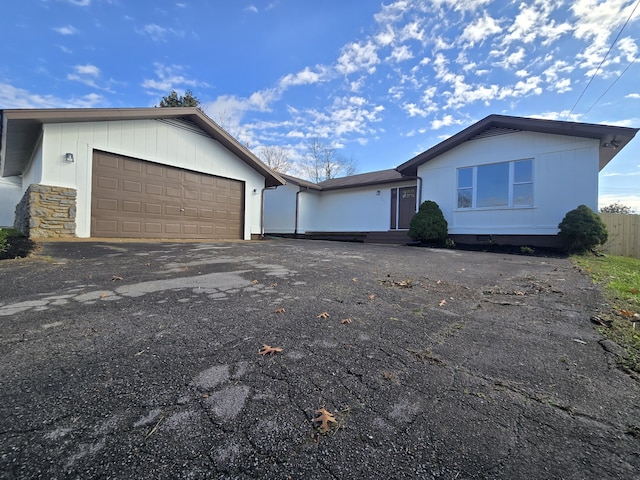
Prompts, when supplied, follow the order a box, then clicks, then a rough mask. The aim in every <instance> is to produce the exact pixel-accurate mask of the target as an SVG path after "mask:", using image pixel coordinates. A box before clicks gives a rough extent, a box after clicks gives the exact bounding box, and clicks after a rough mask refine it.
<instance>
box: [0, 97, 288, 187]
mask: <svg viewBox="0 0 640 480" xmlns="http://www.w3.org/2000/svg"><path fill="white" fill-rule="evenodd" d="M2 117H3V129H2V137H3V143H2V151H1V152H0V154H1V155H2V156H1V157H0V158H1V159H2V164H0V175H5V164H6V162H5V156H6V152H7V145H6V140H4V139H5V138H6V135H7V133H8V130H9V128H8V127H9V126H10V125H9V122H32V123H33V124H34V128H38V127H41V126H42V125H43V124H45V123H73V122H105V121H120V120H146V119H166V118H188V119H189V120H191V121H193V122H194V123H195V124H196V125H198V126H199V127H200V128H201V129H202V130H203V131H205V132H206V133H207V134H209V135H210V136H211V137H212V138H213V139H215V140H217V141H218V142H220V143H221V144H222V145H224V146H225V147H226V148H227V149H228V150H229V151H231V152H232V153H234V154H235V155H236V156H237V157H238V158H240V160H242V161H243V162H245V163H247V164H248V165H249V166H250V167H252V168H253V169H254V170H256V171H257V172H258V173H260V174H261V175H262V176H263V177H264V178H265V186H267V187H275V186H279V185H284V184H285V183H286V182H285V180H284V179H283V178H282V177H281V176H280V175H278V174H277V173H276V172H274V171H273V170H271V169H270V168H269V167H267V166H266V165H265V164H264V163H263V162H262V161H261V160H260V159H259V158H258V157H256V156H255V155H254V154H253V153H252V152H251V151H250V150H249V149H248V148H246V147H245V146H244V145H242V144H241V143H240V142H238V140H236V139H235V138H233V137H232V136H231V135H229V133H227V132H226V131H225V130H224V129H223V128H222V127H220V126H219V125H218V124H217V123H215V122H214V121H213V120H212V119H210V118H209V117H208V116H207V115H205V113H204V112H202V110H200V109H199V108H197V107H168V108H102V109H101V108H88V109H85V108H68V109H67V108H62V109H11V110H3V111H2ZM12 173H13V174H20V173H22V172H19V173H15V172H12Z"/></svg>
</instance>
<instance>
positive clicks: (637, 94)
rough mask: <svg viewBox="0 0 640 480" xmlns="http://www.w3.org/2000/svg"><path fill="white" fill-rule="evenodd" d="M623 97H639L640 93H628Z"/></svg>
mask: <svg viewBox="0 0 640 480" xmlns="http://www.w3.org/2000/svg"><path fill="white" fill-rule="evenodd" d="M624 98H634V99H640V93H630V94H629V95H625V96H624Z"/></svg>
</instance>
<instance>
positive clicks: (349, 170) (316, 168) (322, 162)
mask: <svg viewBox="0 0 640 480" xmlns="http://www.w3.org/2000/svg"><path fill="white" fill-rule="evenodd" d="M300 168H301V170H302V171H303V173H304V174H305V175H306V176H307V178H308V179H309V180H311V181H312V182H315V183H318V182H323V181H325V180H329V179H332V178H336V177H340V176H346V175H353V174H354V173H356V170H357V166H356V161H355V159H354V158H353V157H350V158H346V157H343V156H342V155H340V154H339V153H338V151H337V150H336V149H335V148H334V147H331V146H330V145H327V144H325V143H323V142H321V141H320V140H319V139H317V138H316V139H313V140H312V141H311V143H309V145H308V146H307V155H306V157H305V158H304V160H302V162H301V163H300Z"/></svg>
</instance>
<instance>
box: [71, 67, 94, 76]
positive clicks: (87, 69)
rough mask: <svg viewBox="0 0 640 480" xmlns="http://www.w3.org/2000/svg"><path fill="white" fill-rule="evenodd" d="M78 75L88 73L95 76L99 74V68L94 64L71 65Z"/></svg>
mask: <svg viewBox="0 0 640 480" xmlns="http://www.w3.org/2000/svg"><path fill="white" fill-rule="evenodd" d="M73 69H74V70H75V71H76V73H77V74H78V75H90V76H92V77H97V76H99V75H100V69H99V68H98V67H96V66H95V65H90V64H87V65H76V66H75V67H73Z"/></svg>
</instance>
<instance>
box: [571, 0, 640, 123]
mask: <svg viewBox="0 0 640 480" xmlns="http://www.w3.org/2000/svg"><path fill="white" fill-rule="evenodd" d="M638 5H640V0H638V1H637V2H636V5H635V6H634V7H633V10H631V13H630V14H629V17H628V18H627V21H626V22H624V25H622V28H621V29H620V31H619V32H618V35H616V38H615V39H614V40H613V42H612V43H611V46H610V47H609V50H607V53H606V54H605V56H604V57H603V58H602V60H601V61H600V65H598V68H596V71H595V72H593V75H591V78H590V79H589V82H588V83H587V85H586V86H585V87H584V89H583V90H582V93H581V94H580V96H579V97H578V100H576V103H574V104H573V107H571V110H570V111H569V113H567V116H566V117H565V120H567V119H568V118H569V117H570V116H571V114H572V113H573V111H574V110H575V108H576V107H577V106H578V103H580V100H581V99H582V97H583V95H584V94H585V92H586V91H587V89H588V88H589V85H591V82H593V79H594V78H595V77H596V75H597V74H598V72H599V71H600V68H601V67H602V65H603V64H604V61H605V60H606V59H607V57H608V56H609V53H611V50H613V47H614V45H615V44H616V42H617V41H618V39H619V38H620V35H622V31H623V30H624V29H625V27H626V26H627V24H628V23H629V21H630V20H631V17H633V14H634V13H636V9H637V8H638ZM634 61H635V59H634ZM632 63H633V62H632ZM625 71H626V69H625ZM618 78H619V77H618ZM598 100H600V99H598ZM592 107H593V105H592ZM590 109H591V108H590ZM583 115H584V114H583Z"/></svg>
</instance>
